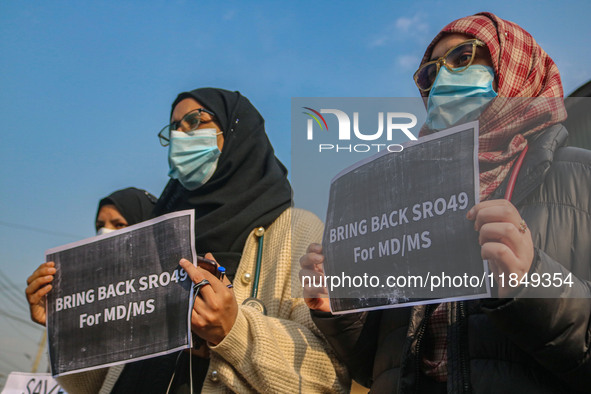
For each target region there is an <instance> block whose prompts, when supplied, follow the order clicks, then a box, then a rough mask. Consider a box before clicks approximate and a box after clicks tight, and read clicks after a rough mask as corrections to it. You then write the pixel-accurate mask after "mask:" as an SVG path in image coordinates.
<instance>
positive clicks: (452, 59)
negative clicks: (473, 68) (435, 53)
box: [413, 38, 484, 92]
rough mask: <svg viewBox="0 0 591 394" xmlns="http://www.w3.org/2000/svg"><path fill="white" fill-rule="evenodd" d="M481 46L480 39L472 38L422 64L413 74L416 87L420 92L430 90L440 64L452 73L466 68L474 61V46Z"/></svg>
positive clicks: (482, 44)
mask: <svg viewBox="0 0 591 394" xmlns="http://www.w3.org/2000/svg"><path fill="white" fill-rule="evenodd" d="M483 46H484V43H483V42H482V41H480V40H477V39H475V38H473V39H471V40H468V41H464V42H462V43H461V44H459V45H456V46H455V47H453V48H451V49H450V50H449V51H447V52H446V53H445V55H443V56H441V57H440V58H438V59H436V60H431V61H430V62H427V63H425V64H423V65H422V66H421V67H419V69H418V70H417V71H416V72H415V74H414V76H413V78H414V80H415V83H416V84H417V87H418V88H419V90H420V91H421V92H427V91H429V90H431V87H432V86H433V83H434V82H435V78H436V77H437V74H438V73H439V70H440V69H441V66H445V68H447V69H448V70H449V71H450V72H452V73H459V72H462V71H464V70H466V69H467V68H468V67H470V65H472V62H473V61H474V57H475V55H476V47H483Z"/></svg>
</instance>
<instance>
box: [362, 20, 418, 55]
mask: <svg viewBox="0 0 591 394" xmlns="http://www.w3.org/2000/svg"><path fill="white" fill-rule="evenodd" d="M428 34H429V24H428V23H427V21H426V18H425V16H424V15H422V14H416V15H414V16H412V17H400V18H398V19H396V20H395V21H394V22H393V23H391V24H390V25H388V26H386V27H385V28H384V29H383V30H382V31H381V32H380V33H378V34H376V35H375V36H374V37H372V38H371V40H370V42H369V46H370V48H373V47H382V46H386V45H388V44H390V43H392V42H394V41H398V40H408V39H416V40H417V41H419V42H421V43H422V42H423V41H425V36H426V35H428Z"/></svg>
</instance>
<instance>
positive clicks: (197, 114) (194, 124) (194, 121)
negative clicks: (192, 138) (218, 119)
mask: <svg viewBox="0 0 591 394" xmlns="http://www.w3.org/2000/svg"><path fill="white" fill-rule="evenodd" d="M203 113H206V114H208V115H210V116H212V117H213V116H215V114H214V113H213V112H211V111H208V110H206V109H205V108H197V109H194V110H192V111H189V112H188V113H187V114H186V115H185V116H183V118H182V119H181V120H179V121H177V122H172V123H171V124H168V125H166V126H164V127H163V128H162V130H160V132H159V133H158V139H159V140H160V145H162V146H168V144H169V143H170V132H171V131H172V130H179V129H181V128H182V130H183V131H185V132H187V131H193V130H196V129H197V128H198V127H199V125H200V124H201V122H202V119H201V117H202V115H203ZM210 121H211V119H208V120H205V122H210Z"/></svg>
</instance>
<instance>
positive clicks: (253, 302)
mask: <svg viewBox="0 0 591 394" xmlns="http://www.w3.org/2000/svg"><path fill="white" fill-rule="evenodd" d="M254 235H255V237H257V238H258V241H259V245H258V250H257V261H256V265H255V270H254V279H253V281H252V289H251V291H250V297H248V298H247V299H245V300H244V301H243V302H242V305H246V306H250V307H251V308H255V309H256V310H258V311H259V312H261V313H262V314H263V315H266V314H267V308H265V304H264V303H263V301H261V300H260V299H258V298H257V295H258V292H259V279H260V276H261V263H262V260H263V241H264V238H265V228H264V227H259V228H257V229H256V230H255V231H254Z"/></svg>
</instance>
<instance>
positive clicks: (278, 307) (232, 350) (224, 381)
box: [58, 208, 350, 394]
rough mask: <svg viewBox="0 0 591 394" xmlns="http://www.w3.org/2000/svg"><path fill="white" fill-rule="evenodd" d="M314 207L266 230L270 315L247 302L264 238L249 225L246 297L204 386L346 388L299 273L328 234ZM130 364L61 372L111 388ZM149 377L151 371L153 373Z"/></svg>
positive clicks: (82, 386)
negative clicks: (303, 258)
mask: <svg viewBox="0 0 591 394" xmlns="http://www.w3.org/2000/svg"><path fill="white" fill-rule="evenodd" d="M322 229H323V225H322V222H321V221H320V220H319V219H318V217H316V216H315V215H314V214H312V213H310V212H308V211H304V210H300V209H292V208H290V209H287V210H286V211H285V212H283V213H282V214H281V215H280V216H279V217H278V218H277V219H276V220H275V221H274V222H273V223H272V224H271V225H270V226H269V228H268V229H267V230H266V231H265V237H264V242H263V256H262V269H261V274H260V280H259V287H258V298H259V299H260V300H261V301H262V302H263V303H264V304H265V306H266V308H267V316H265V315H263V314H261V313H260V312H258V311H257V310H256V309H254V308H251V307H247V306H243V305H241V303H242V301H243V300H245V299H246V298H248V297H250V292H251V288H252V281H251V282H246V281H243V280H242V279H241V278H243V276H244V274H246V273H250V274H251V276H254V271H255V264H256V254H257V248H258V240H257V238H256V237H255V235H254V229H253V231H252V232H251V233H250V235H249V237H248V239H247V241H246V244H245V246H244V251H243V253H242V259H241V260H240V264H239V266H238V271H237V272H236V277H235V279H234V283H233V284H234V292H235V295H236V300H237V301H238V304H239V305H240V307H239V309H238V315H237V317H236V322H235V323H234V326H233V327H232V330H231V331H230V333H229V334H228V335H227V336H226V338H224V340H223V341H222V342H220V343H219V344H218V345H217V346H214V347H211V348H210V350H211V360H210V364H209V370H208V373H207V377H206V379H205V382H204V385H203V391H202V392H204V393H225V392H238V393H248V392H266V393H339V392H348V391H349V385H350V380H349V376H348V375H347V372H346V369H345V367H344V366H343V365H342V364H340V363H339V362H338V361H337V360H336V358H335V356H334V354H333V353H332V351H331V350H330V347H329V346H328V345H327V344H326V342H325V341H324V340H323V338H322V334H321V333H320V332H319V331H318V329H317V328H316V326H315V325H314V323H313V322H312V320H311V318H310V311H309V310H308V307H307V306H306V304H305V302H304V300H303V298H302V295H301V294H302V289H301V284H300V281H299V278H298V272H299V269H300V266H299V258H300V257H301V256H302V255H303V254H304V253H305V251H306V248H307V247H308V245H309V244H310V243H311V242H320V240H321V239H322ZM122 370H123V365H118V366H114V367H110V368H104V369H100V370H95V371H90V372H83V373H79V374H72V375H66V376H63V377H61V378H58V381H59V383H60V384H61V385H62V387H63V388H64V389H65V390H66V391H67V392H68V393H70V394H77V393H80V394H89V393H97V392H100V393H109V392H110V391H111V390H112V388H113V387H114V385H115V382H116V381H117V379H118V377H119V375H120V374H121V371H122ZM146 378H148V377H146Z"/></svg>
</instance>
